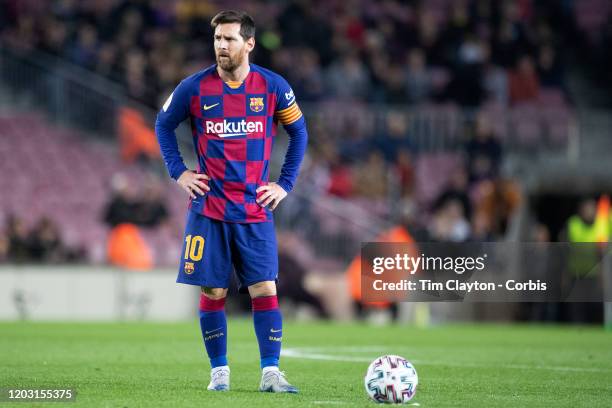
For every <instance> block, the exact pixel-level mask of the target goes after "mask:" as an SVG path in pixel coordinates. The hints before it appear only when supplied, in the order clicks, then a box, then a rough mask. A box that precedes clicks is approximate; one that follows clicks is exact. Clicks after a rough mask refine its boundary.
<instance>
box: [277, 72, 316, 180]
mask: <svg viewBox="0 0 612 408" xmlns="http://www.w3.org/2000/svg"><path fill="white" fill-rule="evenodd" d="M275 116H276V118H277V119H278V121H279V122H280V123H281V124H282V125H283V127H284V128H285V130H286V131H287V134H288V135H289V146H288V147H287V152H286V154H285V161H284V162H283V166H282V167H281V172H280V176H279V178H278V185H279V186H281V187H282V188H283V189H284V190H285V191H287V192H290V191H291V190H292V189H293V185H294V184H295V181H296V179H297V177H298V173H299V170H300V165H301V163H302V160H303V159H304V154H305V153H306V145H307V144H308V131H307V130H306V121H305V120H304V116H303V115H302V111H301V110H300V108H299V107H298V104H297V102H296V101H295V94H294V93H293V90H292V89H291V87H290V86H289V84H288V83H287V81H285V80H284V79H282V78H280V77H279V80H278V82H277V88H276V112H275Z"/></svg>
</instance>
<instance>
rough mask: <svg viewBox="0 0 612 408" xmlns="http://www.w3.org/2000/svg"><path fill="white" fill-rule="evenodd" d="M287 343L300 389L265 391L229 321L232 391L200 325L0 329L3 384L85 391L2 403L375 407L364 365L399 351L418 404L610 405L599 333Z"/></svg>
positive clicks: (247, 342) (458, 332) (240, 332)
mask: <svg viewBox="0 0 612 408" xmlns="http://www.w3.org/2000/svg"><path fill="white" fill-rule="evenodd" d="M283 347H284V349H285V351H286V353H288V355H286V356H284V357H283V358H282V359H281V369H282V370H284V371H285V372H286V373H287V376H288V379H289V380H290V382H292V383H293V384H295V385H296V386H298V387H299V388H300V394H298V395H279V394H267V393H265V394H264V393H259V392H258V391H257V387H258V384H259V376H260V371H259V367H258V359H259V355H258V349H257V344H256V341H255V336H254V334H253V330H252V325H251V322H250V320H241V319H234V320H230V321H229V345H228V349H229V360H230V366H231V369H232V383H231V387H232V390H231V391H230V392H227V393H213V392H209V391H206V385H207V383H208V379H209V367H208V362H207V359H206V357H205V352H204V347H203V345H202V340H201V337H200V333H199V327H198V325H197V322H195V321H194V322H193V323H167V324H166V323H113V324H110V323H109V324H106V323H91V324H89V323H88V324H75V323H65V324H63V323H62V324H60V323H0V387H17V388H29V387H44V388H49V387H60V388H62V387H69V386H70V387H74V388H76V389H77V400H76V403H37V404H29V403H10V404H1V403H0V405H2V406H9V405H10V406H15V407H25V406H39V407H49V406H52V407H60V406H66V407H224V408H228V407H243V408H247V407H266V408H269V407H321V406H322V407H325V406H334V407H335V406H350V407H352V406H356V407H359V406H363V407H373V406H376V404H374V403H373V402H370V401H369V400H368V399H367V396H366V393H365V391H364V386H363V376H364V374H365V370H366V368H367V366H368V363H369V362H370V361H371V360H373V359H374V358H375V357H377V356H379V355H382V354H399V355H402V356H404V357H406V358H407V359H409V360H411V361H413V363H414V364H415V366H416V368H417V371H418V374H419V379H420V382H419V387H418V391H417V394H416V397H415V398H414V400H413V402H415V403H417V404H418V406H421V407H502V406H503V407H610V406H612V333H611V332H606V331H604V330H603V329H600V328H593V327H591V328H587V327H582V328H570V327H553V326H535V325H534V326H512V325H507V326H506V325H466V326H463V325H458V326H440V327H433V328H428V329H418V328H413V327H406V326H388V327H375V326H369V325H365V324H339V323H331V322H330V323H297V322H295V323H293V322H288V323H286V325H285V329H284V342H283ZM49 404H51V405H49ZM413 406H417V405H416V404H414V405H413Z"/></svg>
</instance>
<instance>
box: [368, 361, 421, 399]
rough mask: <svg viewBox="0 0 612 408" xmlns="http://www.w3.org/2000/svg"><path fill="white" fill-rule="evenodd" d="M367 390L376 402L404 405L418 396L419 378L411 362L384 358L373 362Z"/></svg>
mask: <svg viewBox="0 0 612 408" xmlns="http://www.w3.org/2000/svg"><path fill="white" fill-rule="evenodd" d="M364 382H365V389H366V392H367V393H368V395H369V396H370V398H372V399H373V400H374V401H376V402H386V403H392V404H403V403H406V402H408V401H410V400H411V399H412V397H414V394H416V388H417V385H418V384H419V377H418V376H417V372H416V370H415V368H414V366H413V365H412V364H411V363H410V361H408V360H406V359H405V358H403V357H400V356H382V357H378V358H377V359H376V360H374V361H372V364H370V366H369V367H368V372H367V373H366V376H365V379H364Z"/></svg>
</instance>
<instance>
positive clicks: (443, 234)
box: [428, 198, 470, 242]
mask: <svg viewBox="0 0 612 408" xmlns="http://www.w3.org/2000/svg"><path fill="white" fill-rule="evenodd" d="M463 208H464V207H463V204H462V203H461V201H459V200H457V199H456V198H449V199H448V200H446V201H445V202H442V203H440V204H439V205H438V207H437V208H436V209H435V210H434V213H433V216H432V220H431V222H430V224H429V230H428V234H429V236H430V237H431V240H432V241H433V242H464V241H467V240H468V239H469V237H470V223H469V221H468V220H467V218H466V216H465V213H464V209H463Z"/></svg>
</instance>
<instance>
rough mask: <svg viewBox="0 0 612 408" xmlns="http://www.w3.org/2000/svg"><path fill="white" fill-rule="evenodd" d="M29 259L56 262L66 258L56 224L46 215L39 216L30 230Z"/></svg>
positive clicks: (65, 251)
mask: <svg viewBox="0 0 612 408" xmlns="http://www.w3.org/2000/svg"><path fill="white" fill-rule="evenodd" d="M28 241H29V247H30V248H29V249H30V259H31V260H33V261H35V262H43V263H58V262H62V261H64V260H65V259H66V254H67V250H66V249H64V246H63V243H62V240H61V237H60V233H59V229H58V227H57V225H56V224H55V223H54V222H53V221H51V220H50V219H49V218H47V217H43V218H41V219H40V220H39V221H38V223H37V224H36V225H35V226H34V228H33V229H32V230H31V231H30V234H29V237H28Z"/></svg>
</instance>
